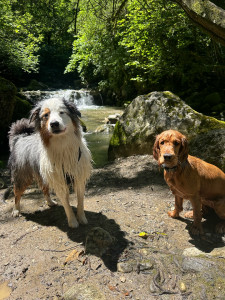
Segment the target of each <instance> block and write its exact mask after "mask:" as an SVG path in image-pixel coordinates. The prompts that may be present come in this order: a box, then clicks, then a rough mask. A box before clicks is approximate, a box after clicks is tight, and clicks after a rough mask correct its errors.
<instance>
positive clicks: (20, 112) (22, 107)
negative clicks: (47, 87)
mask: <svg viewBox="0 0 225 300" xmlns="http://www.w3.org/2000/svg"><path fill="white" fill-rule="evenodd" d="M31 108H32V107H31V104H30V103H29V102H28V101H27V100H24V99H21V98H19V97H16V101H15V107H14V111H13V115H12V122H14V121H16V120H20V119H22V118H28V117H29V113H30V110H31Z"/></svg>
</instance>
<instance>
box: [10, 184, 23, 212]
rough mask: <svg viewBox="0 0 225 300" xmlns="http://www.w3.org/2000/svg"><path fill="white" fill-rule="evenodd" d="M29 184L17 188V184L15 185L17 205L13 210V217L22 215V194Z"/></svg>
mask: <svg viewBox="0 0 225 300" xmlns="http://www.w3.org/2000/svg"><path fill="white" fill-rule="evenodd" d="M26 188H27V186H24V187H22V188H20V189H19V188H17V187H16V185H14V187H13V190H14V195H15V205H14V208H13V211H12V216H13V217H19V215H20V199H21V196H22V195H23V193H24V191H25V190H26Z"/></svg>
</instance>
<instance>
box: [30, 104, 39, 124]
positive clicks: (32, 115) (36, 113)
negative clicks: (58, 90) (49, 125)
mask: <svg viewBox="0 0 225 300" xmlns="http://www.w3.org/2000/svg"><path fill="white" fill-rule="evenodd" d="M40 110H41V107H40V106H35V107H34V108H33V109H32V111H31V113H30V123H31V122H34V121H37V120H38V119H39V113H40Z"/></svg>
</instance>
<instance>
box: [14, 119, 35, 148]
mask: <svg viewBox="0 0 225 300" xmlns="http://www.w3.org/2000/svg"><path fill="white" fill-rule="evenodd" d="M34 129H35V127H34V123H33V122H32V123H30V121H29V120H28V119H25V118H23V119H21V120H18V121H16V122H15V123H13V124H12V125H11V127H10V130H9V147H10V150H12V147H13V145H14V144H15V143H14V140H15V137H16V136H18V135H30V134H32V133H34Z"/></svg>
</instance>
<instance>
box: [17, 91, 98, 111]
mask: <svg viewBox="0 0 225 300" xmlns="http://www.w3.org/2000/svg"><path fill="white" fill-rule="evenodd" d="M20 94H21V95H23V96H24V97H25V98H26V99H27V100H28V101H29V102H32V103H36V102H38V101H40V100H44V99H48V98H54V97H60V98H64V99H65V100H67V101H71V102H74V103H75V104H76V106H77V107H78V109H80V110H83V109H87V108H88V109H92V108H93V109H95V108H97V106H96V105H94V97H93V96H92V95H91V94H90V92H89V91H85V90H68V89H67V90H55V91H26V92H20Z"/></svg>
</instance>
